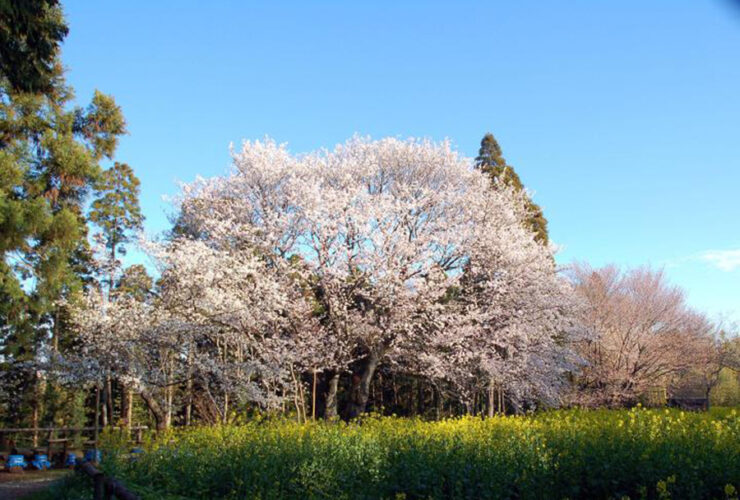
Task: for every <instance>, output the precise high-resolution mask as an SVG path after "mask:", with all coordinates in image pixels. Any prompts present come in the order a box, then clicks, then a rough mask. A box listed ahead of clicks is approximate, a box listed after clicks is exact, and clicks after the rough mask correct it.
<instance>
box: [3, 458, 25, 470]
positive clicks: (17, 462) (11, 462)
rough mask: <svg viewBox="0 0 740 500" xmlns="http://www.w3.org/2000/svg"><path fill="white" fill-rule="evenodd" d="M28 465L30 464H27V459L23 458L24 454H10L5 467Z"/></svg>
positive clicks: (23, 467)
mask: <svg viewBox="0 0 740 500" xmlns="http://www.w3.org/2000/svg"><path fill="white" fill-rule="evenodd" d="M26 465H28V464H26V460H25V459H24V458H23V455H8V460H7V461H6V462H5V468H7V469H14V468H20V469H25V468H26Z"/></svg>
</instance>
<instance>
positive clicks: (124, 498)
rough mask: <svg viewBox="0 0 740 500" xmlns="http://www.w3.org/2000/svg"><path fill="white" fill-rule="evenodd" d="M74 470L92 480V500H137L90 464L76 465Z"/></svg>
mask: <svg viewBox="0 0 740 500" xmlns="http://www.w3.org/2000/svg"><path fill="white" fill-rule="evenodd" d="M76 469H77V471H78V472H80V473H82V474H84V475H86V476H87V477H89V478H91V479H92V482H93V500H104V499H105V500H109V499H112V498H118V499H119V500H139V497H138V496H137V495H135V494H133V493H131V492H130V491H129V490H127V489H126V487H125V486H124V485H122V484H121V483H120V482H118V481H117V480H116V479H114V478H112V477H109V476H106V475H105V474H103V473H102V472H101V471H99V470H98V469H96V468H95V466H94V465H93V464H91V463H90V462H85V463H83V464H81V465H78V466H77V468H76Z"/></svg>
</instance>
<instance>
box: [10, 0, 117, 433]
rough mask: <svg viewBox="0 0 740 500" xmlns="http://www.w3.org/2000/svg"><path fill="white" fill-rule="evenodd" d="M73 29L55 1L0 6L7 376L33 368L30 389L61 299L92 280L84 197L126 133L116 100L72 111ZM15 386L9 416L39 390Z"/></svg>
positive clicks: (56, 329) (55, 340)
mask: <svg viewBox="0 0 740 500" xmlns="http://www.w3.org/2000/svg"><path fill="white" fill-rule="evenodd" d="M66 31H67V28H66V24H65V23H64V18H63V14H62V11H61V7H60V6H59V5H58V3H57V2H55V1H35V0H30V1H29V0H22V1H21V0H18V1H13V0H5V1H3V2H1V4H0V50H1V51H2V53H1V54H0V356H1V359H2V366H0V376H2V375H7V374H8V372H9V371H12V370H26V372H28V373H27V376H26V375H21V376H20V380H25V382H23V383H31V384H33V382H32V380H29V379H30V378H32V377H35V373H36V372H35V370H33V369H30V368H28V366H30V365H23V364H17V362H22V361H29V360H32V359H33V358H34V357H35V356H36V354H37V353H38V352H39V348H40V347H41V346H42V345H44V344H45V343H47V342H49V341H51V345H52V347H53V348H56V347H57V346H58V345H59V338H60V336H63V335H64V333H63V332H62V331H60V330H61V329H62V326H61V325H62V324H63V321H62V320H61V318H62V317H63V316H64V311H62V309H61V308H60V306H59V305H58V303H59V302H58V301H59V299H62V298H65V297H69V296H70V295H72V294H74V292H75V291H76V290H78V289H80V287H81V286H82V284H83V280H84V279H85V278H86V277H87V276H88V275H89V267H90V266H89V254H90V251H89V248H88V246H89V245H88V242H87V226H86V222H87V221H86V218H85V214H84V205H85V202H86V198H87V195H88V194H89V192H90V190H91V188H93V186H94V185H95V183H96V182H97V181H98V178H99V177H100V175H101V167H100V162H101V161H103V160H104V159H110V158H112V157H113V154H114V152H115V149H116V146H117V142H118V137H119V136H120V135H122V134H124V133H125V131H126V129H125V121H124V118H123V114H122V113H121V110H120V108H119V107H118V106H117V105H116V103H115V101H114V99H113V98H112V97H110V96H107V95H105V94H102V93H100V92H98V91H96V92H95V94H94V96H93V98H92V102H91V103H90V104H89V105H88V106H87V107H85V108H81V107H71V106H70V104H71V101H72V99H73V97H74V95H73V91H72V89H71V88H70V87H68V86H67V85H66V83H65V81H64V75H63V71H62V64H61V61H60V59H59V43H60V42H61V40H62V39H63V38H64V35H65V34H66ZM23 366H26V368H22V367H23ZM10 378H13V377H10ZM14 380H16V381H18V380H19V378H18V377H15V378H14ZM35 385H37V384H35ZM17 389H19V390H15V389H12V390H8V391H2V393H1V394H0V395H1V396H2V399H3V400H4V401H3V402H2V403H4V404H5V408H6V409H7V410H8V413H7V414H8V415H16V416H18V413H17V412H15V409H17V406H16V405H15V403H18V401H20V399H22V398H23V397H29V396H31V393H32V392H34V391H32V390H31V389H30V387H29V386H28V385H26V386H25V387H19V388H17ZM24 395H25V396H24ZM9 399H13V400H14V401H15V403H12V404H11V403H10V402H9ZM35 400H37V398H35ZM34 404H35V403H34ZM8 405H10V406H13V408H10V407H9V406H8ZM36 417H37V415H36V411H35V410H34V419H36Z"/></svg>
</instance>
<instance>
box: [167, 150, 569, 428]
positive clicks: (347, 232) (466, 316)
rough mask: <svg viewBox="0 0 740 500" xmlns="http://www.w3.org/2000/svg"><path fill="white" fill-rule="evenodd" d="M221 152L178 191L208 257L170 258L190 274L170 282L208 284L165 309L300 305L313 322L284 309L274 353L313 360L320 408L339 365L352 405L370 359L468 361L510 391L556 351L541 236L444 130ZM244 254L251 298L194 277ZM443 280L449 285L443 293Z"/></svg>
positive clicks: (218, 312)
mask: <svg viewBox="0 0 740 500" xmlns="http://www.w3.org/2000/svg"><path fill="white" fill-rule="evenodd" d="M233 158H234V168H233V170H232V172H231V173H230V174H229V175H227V176H225V177H218V178H214V179H209V180H199V181H197V182H196V183H194V184H192V185H189V186H186V187H185V188H184V190H183V194H182V198H181V200H180V209H181V215H180V224H182V225H183V226H184V227H187V228H188V231H189V234H191V235H194V236H195V238H196V239H198V240H199V241H200V242H202V244H203V245H204V248H205V247H207V248H208V249H209V251H212V252H213V255H214V256H216V255H217V256H218V257H214V258H217V259H223V260H221V264H217V263H215V262H212V261H210V260H208V259H203V258H201V254H200V253H198V252H193V253H192V259H193V260H192V266H191V267H189V268H188V271H186V272H185V271H182V272H180V271H173V272H174V273H175V275H177V276H178V280H180V281H182V282H184V283H187V282H190V284H185V285H182V286H180V287H179V288H178V289H183V290H184V289H188V288H189V287H196V288H200V289H201V291H200V293H201V294H202V295H203V296H207V295H209V294H211V295H212V296H213V297H216V296H218V299H217V300H210V301H209V300H199V301H190V304H191V305H188V304H185V305H184V306H183V307H184V308H181V313H182V314H193V313H195V312H196V311H197V315H199V316H202V319H204V320H206V321H207V322H209V323H210V324H213V323H214V322H216V323H218V322H221V321H223V318H222V317H221V316H222V314H223V313H227V316H229V315H231V314H232V312H233V311H236V310H241V311H242V312H241V314H242V315H243V318H239V319H236V316H232V317H231V319H229V320H228V321H239V322H240V323H241V324H240V325H239V327H237V328H235V331H239V332H241V333H245V332H247V331H248V330H249V329H255V331H254V334H258V335H262V331H261V329H262V327H263V326H262V325H264V324H265V323H264V321H263V320H264V318H260V319H256V318H254V317H253V315H263V314H271V313H274V314H277V315H278V316H280V317H281V318H286V317H294V316H295V314H294V313H293V312H295V311H296V310H297V309H301V308H302V307H305V304H306V303H307V304H309V305H310V306H311V308H312V309H313V311H314V317H316V318H318V321H317V322H316V323H315V324H313V325H312V326H311V328H308V330H303V329H304V328H305V324H306V315H305V314H297V317H299V318H300V320H299V321H298V322H295V323H293V325H292V326H291V327H290V328H292V329H293V330H295V333H294V335H292V336H291V337H290V338H291V339H292V341H293V343H292V344H288V345H289V346H290V347H287V348H286V349H285V350H283V351H280V350H279V349H278V350H277V351H276V352H281V354H280V355H279V356H277V357H276V363H278V364H281V363H282V362H283V361H284V360H285V359H296V360H298V359H302V360H303V361H301V363H302V364H303V365H304V366H305V365H306V364H309V365H312V368H313V369H315V370H321V371H324V372H325V373H326V374H327V377H328V380H329V382H328V386H329V389H330V390H329V393H328V401H327V403H326V406H327V412H328V413H329V414H330V415H331V414H332V413H333V412H335V411H336V400H335V398H336V387H337V383H338V380H339V377H340V375H341V374H342V373H343V372H346V371H348V370H349V371H351V374H352V385H351V389H350V391H351V394H350V403H349V405H348V408H347V409H346V413H347V415H348V416H355V415H357V414H359V413H360V412H362V411H363V410H364V408H365V405H366V403H367V400H368V395H369V386H370V382H371V380H372V377H373V374H374V373H375V370H376V368H377V366H378V364H379V363H380V362H381V361H383V360H384V359H386V358H396V359H402V358H404V356H405V357H406V358H408V357H409V355H411V356H413V355H414V354H418V357H424V363H421V364H424V365H425V366H424V371H425V373H430V374H433V375H434V376H442V377H443V378H448V379H449V378H453V377H454V378H455V379H459V378H460V377H463V378H464V377H465V376H470V375H471V374H473V375H474V376H477V375H475V370H478V371H480V372H481V373H484V374H486V377H487V378H488V379H497V380H499V381H500V382H502V383H503V382H504V381H506V383H507V384H509V385H510V386H511V387H514V388H515V391H514V393H518V392H519V393H523V392H526V391H525V389H524V388H525V387H527V385H529V386H530V387H532V384H533V383H534V382H533V381H534V380H537V379H540V378H542V377H549V376H550V375H552V373H553V370H554V371H555V372H557V370H558V369H559V368H555V367H554V366H553V365H558V366H561V361H562V359H563V357H564V356H563V353H562V347H563V346H564V345H565V343H566V342H564V341H563V335H564V332H565V331H566V330H567V328H566V325H564V324H563V318H564V317H565V316H566V315H567V312H568V311H567V309H568V304H567V303H566V302H567V300H566V296H567V290H566V289H564V287H563V284H562V282H561V281H560V280H559V278H558V277H557V276H556V273H555V269H554V264H553V259H552V256H551V254H550V252H549V250H548V249H547V248H545V247H544V246H542V245H540V244H539V243H537V242H536V241H534V239H533V238H532V235H531V233H530V232H528V231H526V230H525V229H524V227H523V224H522V221H523V220H524V218H525V217H526V215H527V214H525V213H523V209H522V208H521V207H522V206H524V204H522V203H520V202H519V201H520V200H518V199H516V197H517V196H521V195H517V194H516V193H513V192H511V191H509V190H507V189H500V190H492V189H490V181H489V180H488V179H487V178H486V177H484V176H483V175H482V174H481V173H480V172H477V171H475V170H474V169H473V168H471V165H470V162H469V161H467V160H466V159H464V158H462V157H460V156H459V155H458V154H457V153H455V152H454V151H453V150H452V149H451V148H450V145H449V144H448V143H442V144H435V143H431V142H428V141H415V140H408V141H402V140H397V139H384V140H381V141H377V142H371V141H369V140H365V139H362V138H353V139H351V140H350V141H348V142H347V143H345V144H343V145H340V146H337V147H336V148H335V149H334V150H332V151H326V150H324V151H319V152H317V153H313V154H308V155H303V156H293V155H291V154H290V153H289V152H288V151H287V149H286V148H285V147H284V146H280V145H277V144H275V143H274V142H272V141H270V140H267V141H265V142H260V141H255V142H246V143H244V145H243V147H242V149H241V150H240V151H238V152H235V153H234V154H233ZM252 260H254V261H259V262H260V266H262V271H260V274H263V275H266V274H269V275H271V276H273V277H274V279H273V280H272V283H273V284H274V288H273V291H275V294H276V295H272V296H271V295H269V293H265V294H264V295H263V297H264V298H265V302H264V304H265V306H264V307H258V308H257V309H255V304H254V303H253V300H252V298H251V296H250V294H249V293H248V292H244V293H240V292H237V291H236V290H234V291H233V292H232V289H229V288H228V287H227V286H226V282H228V281H238V280H230V279H228V278H227V279H224V280H222V281H221V282H220V283H221V285H222V286H223V287H224V288H223V292H224V293H223V294H220V292H219V291H214V287H213V283H210V282H209V281H208V280H206V281H204V280H203V275H204V274H206V275H210V274H212V273H217V274H225V275H228V274H229V272H231V270H232V269H235V268H237V266H239V265H245V263H247V262H249V261H252ZM214 266H216V267H219V266H221V267H220V268H214ZM209 273H210V274H209ZM465 280H467V281H469V282H472V283H469V284H467V285H466V284H465V283H464V281H465ZM289 289H290V290H292V293H293V296H291V298H290V299H287V297H288V296H290V293H288V294H287V295H286V290H289ZM455 289H459V290H460V291H461V292H462V293H463V294H464V297H462V298H459V299H457V298H456V299H453V300H448V299H446V297H447V296H448V295H449V294H450V291H451V290H455ZM301 290H303V293H302V294H301V293H300V291H301ZM219 294H220V295H219ZM281 294H282V295H281ZM296 294H298V295H301V296H300V297H299V296H298V295H296ZM279 297H282V298H279ZM281 300H285V301H284V302H281ZM196 302H197V303H196ZM302 302H303V303H304V305H301V303H302ZM270 305H271V306H270ZM188 308H190V309H188ZM240 308H241V309H240ZM296 308H297V309H296ZM188 310H189V311H190V312H189V313H186V311H188ZM287 311H293V312H287ZM198 321H201V319H200V318H199V319H198ZM268 323H269V321H268ZM232 326H233V325H232ZM285 327H286V325H281V326H280V327H279V329H281V330H282V329H284V328H285ZM257 331H260V332H259V333H257ZM299 332H300V333H299ZM306 332H309V333H308V334H306ZM301 334H303V337H306V336H307V337H313V339H301ZM278 336H279V335H278ZM317 339H318V340H317ZM296 340H297V342H296ZM304 340H305V341H304ZM310 340H315V341H314V342H311V341H310ZM256 344H258V345H260V347H261V348H262V347H264V346H265V343H264V340H260V342H256ZM288 352H290V354H288ZM277 358H280V359H277ZM312 358H314V359H315V361H314V362H313V363H311V362H310V361H306V360H310V359H312ZM463 362H465V364H463ZM471 363H472V364H471ZM473 365H475V366H474V367H473ZM456 370H462V371H464V372H465V373H464V374H463V375H461V376H460V377H455V376H454V373H455V371H456ZM537 372H543V373H542V374H540V375H537ZM544 372H546V374H545V373H544ZM535 385H542V382H539V383H538V384H535Z"/></svg>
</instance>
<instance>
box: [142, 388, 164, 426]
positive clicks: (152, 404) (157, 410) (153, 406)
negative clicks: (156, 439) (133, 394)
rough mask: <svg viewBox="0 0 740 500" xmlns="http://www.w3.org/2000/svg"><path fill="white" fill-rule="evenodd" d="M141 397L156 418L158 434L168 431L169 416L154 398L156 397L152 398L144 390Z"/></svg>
mask: <svg viewBox="0 0 740 500" xmlns="http://www.w3.org/2000/svg"><path fill="white" fill-rule="evenodd" d="M140 395H141V399H143V400H144V403H145V404H146V406H147V408H149V411H151V412H152V415H153V416H154V423H155V425H156V428H157V432H159V431H164V430H167V415H166V414H165V412H164V411H163V410H162V407H161V406H160V405H159V403H158V402H157V400H156V398H154V396H152V395H151V394H150V393H149V391H147V390H146V389H142V391H141V393H140Z"/></svg>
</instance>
